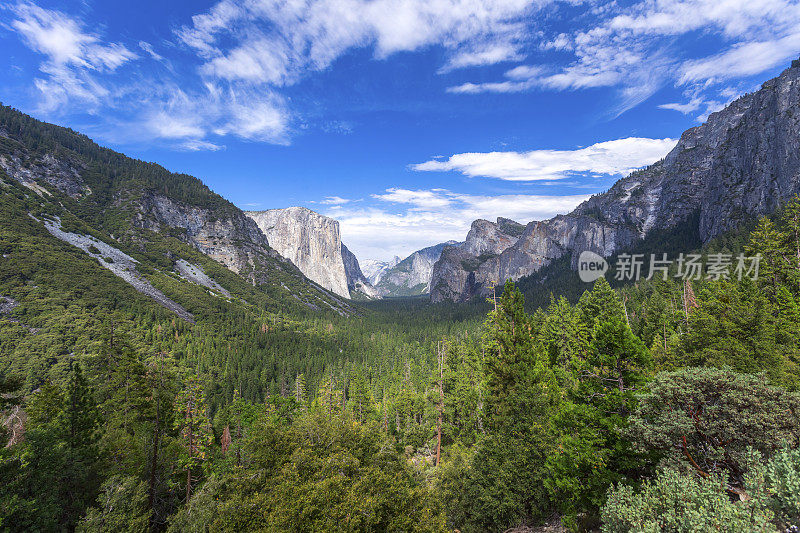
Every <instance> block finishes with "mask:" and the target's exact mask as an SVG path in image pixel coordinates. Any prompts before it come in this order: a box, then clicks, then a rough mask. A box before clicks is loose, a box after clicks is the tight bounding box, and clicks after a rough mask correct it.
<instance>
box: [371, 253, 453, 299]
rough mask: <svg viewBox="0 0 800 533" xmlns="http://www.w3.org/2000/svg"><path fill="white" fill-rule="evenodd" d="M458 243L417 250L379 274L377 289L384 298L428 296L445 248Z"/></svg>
mask: <svg viewBox="0 0 800 533" xmlns="http://www.w3.org/2000/svg"><path fill="white" fill-rule="evenodd" d="M457 244H459V243H457V242H456V241H448V242H445V243H441V244H437V245H435V246H429V247H427V248H423V249H422V250H417V251H416V252H414V253H413V254H411V255H409V256H408V257H406V258H405V259H403V260H402V261H400V260H399V259H398V260H397V261H395V262H394V263H395V264H393V265H392V266H388V263H387V266H386V268H384V269H382V270H380V271H379V272H378V275H377V276H376V277H377V282H376V283H375V289H376V290H377V292H378V293H379V294H380V295H381V296H382V297H387V296H388V297H400V296H419V295H422V294H428V293H429V292H430V286H431V276H432V275H433V265H434V264H435V263H436V261H438V260H439V257H440V256H441V255H442V250H443V249H444V248H445V246H454V245H457Z"/></svg>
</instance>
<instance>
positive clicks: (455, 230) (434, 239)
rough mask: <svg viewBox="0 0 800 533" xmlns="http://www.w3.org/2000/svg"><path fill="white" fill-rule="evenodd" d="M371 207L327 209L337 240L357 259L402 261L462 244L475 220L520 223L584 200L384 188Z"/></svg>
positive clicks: (562, 210)
mask: <svg viewBox="0 0 800 533" xmlns="http://www.w3.org/2000/svg"><path fill="white" fill-rule="evenodd" d="M372 198H373V199H374V200H375V202H373V205H369V206H357V207H356V206H351V207H347V206H345V207H344V208H342V209H336V210H329V211H327V212H326V214H328V215H329V216H331V217H333V218H335V219H336V220H338V221H339V223H340V226H341V231H342V240H343V241H344V242H345V243H347V246H348V248H350V249H351V250H353V252H354V253H355V254H356V256H357V257H358V258H359V259H360V260H363V259H390V258H392V257H394V256H395V255H397V256H400V257H406V256H407V255H409V254H410V253H412V252H414V251H415V250H418V249H421V248H424V247H426V246H431V245H433V244H438V243H440V242H446V241H449V240H463V239H464V237H465V236H466V234H467V231H469V227H470V224H471V223H472V221H473V220H475V219H477V218H487V219H491V220H494V219H495V218H497V217H498V216H501V217H506V218H511V219H514V220H517V221H519V222H521V223H527V222H530V221H532V220H544V219H547V218H550V217H552V216H555V215H556V214H558V213H566V212H569V211H571V210H572V209H573V208H575V206H577V205H578V204H579V203H581V202H582V201H584V200H586V199H587V198H588V195H579V196H542V195H525V194H506V195H495V196H487V195H471V194H461V193H456V192H452V191H449V190H446V189H403V188H392V189H387V190H386V191H384V192H383V193H379V194H374V195H372Z"/></svg>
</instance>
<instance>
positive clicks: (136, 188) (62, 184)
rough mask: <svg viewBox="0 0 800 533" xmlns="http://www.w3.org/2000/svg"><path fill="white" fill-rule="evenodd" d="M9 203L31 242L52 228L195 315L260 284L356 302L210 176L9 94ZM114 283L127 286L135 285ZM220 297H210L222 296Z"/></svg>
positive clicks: (4, 185)
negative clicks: (301, 265)
mask: <svg viewBox="0 0 800 533" xmlns="http://www.w3.org/2000/svg"><path fill="white" fill-rule="evenodd" d="M0 203H2V205H3V206H4V207H3V210H2V213H0V218H2V221H0V222H2V224H5V226H4V227H6V228H10V230H9V231H13V232H16V233H15V238H17V239H20V240H21V242H28V241H31V242H33V241H34V240H36V239H44V240H42V242H43V243H45V242H46V243H47V244H46V247H50V246H52V243H51V241H47V239H54V240H58V241H63V242H66V243H67V244H68V245H70V246H72V247H74V248H77V249H80V250H81V251H82V252H83V253H84V254H85V256H86V257H87V259H89V260H90V261H89V262H84V263H83V265H84V266H83V267H82V268H84V269H86V271H85V272H81V274H82V275H94V274H89V273H88V272H89V270H91V272H95V271H96V270H97V269H100V270H107V271H111V272H112V273H113V274H114V275H115V276H116V277H117V278H118V279H119V280H121V281H122V282H124V284H126V285H127V286H129V287H133V288H134V289H136V291H137V292H139V293H140V294H142V295H144V296H145V297H147V298H149V299H150V300H152V301H155V302H157V303H158V304H160V306H163V307H165V308H167V309H169V310H170V311H171V312H173V313H175V314H177V315H178V316H180V317H181V318H183V319H184V320H187V321H191V320H193V319H194V317H193V313H190V312H189V311H187V310H186V309H187V305H195V306H196V305H197V304H198V302H199V301H200V300H198V299H197V298H200V297H201V296H199V295H202V298H205V297H209V298H211V300H213V299H228V300H231V299H233V300H237V299H238V301H244V300H243V296H244V294H245V292H247V291H250V290H257V291H258V292H259V294H258V297H257V298H258V299H260V300H262V301H265V302H266V301H269V302H270V304H269V305H273V306H275V307H276V308H277V307H281V308H282V309H286V308H289V307H291V308H293V309H296V310H297V311H298V312H299V313H303V312H306V311H307V310H308V309H315V310H316V309H324V308H333V309H334V310H335V311H336V312H338V313H340V314H342V313H344V314H349V313H351V312H352V308H350V306H349V305H348V304H347V303H346V302H343V301H341V300H340V299H338V298H335V297H334V296H332V295H331V294H329V293H327V292H325V291H322V290H321V289H319V288H317V287H316V286H314V285H313V284H312V283H310V282H309V281H308V280H307V279H306V278H304V277H303V276H302V274H301V273H300V271H299V270H298V269H297V268H296V267H295V266H294V265H293V264H292V263H291V262H290V261H287V260H286V259H284V258H283V257H281V256H280V255H279V254H278V253H277V252H276V251H275V250H273V249H271V248H270V247H269V244H268V241H267V238H266V236H265V235H264V234H263V233H262V232H261V230H260V229H258V226H257V225H256V223H255V222H254V221H253V220H251V219H250V218H248V217H247V216H245V214H244V213H243V212H242V211H241V210H239V209H238V208H237V207H236V206H234V205H233V204H231V203H230V202H228V201H227V200H225V199H224V198H222V197H221V196H219V195H217V194H215V193H213V192H212V191H211V190H209V189H208V187H206V186H205V185H204V184H203V183H202V182H201V181H200V180H198V179H196V178H194V177H191V176H188V175H185V174H175V173H171V172H169V171H167V170H166V169H164V168H163V167H160V166H159V165H156V164H153V163H146V162H143V161H138V160H134V159H131V158H128V157H126V156H124V155H122V154H119V153H117V152H114V151H112V150H109V149H106V148H102V147H100V146H98V145H97V144H95V143H94V142H92V141H91V140H90V139H89V138H88V137H86V136H84V135H81V134H78V133H76V132H74V131H72V130H69V129H66V128H61V127H58V126H54V125H52V124H47V123H44V122H40V121H38V120H35V119H33V118H31V117H29V116H27V115H24V114H22V113H20V112H19V111H16V110H14V109H13V108H10V107H6V106H2V105H0ZM62 222H63V224H64V225H63V229H62ZM32 224H33V225H32ZM45 230H46V231H45ZM42 231H45V234H47V237H44V236H43V235H42V233H41V232H42ZM15 249H16V248H13V247H12V248H11V250H12V251H13V250H15ZM53 249H54V250H58V251H57V252H56V253H57V254H62V253H66V252H63V249H62V248H59V247H58V246H55V247H53ZM197 252H201V254H198V253H197ZM203 254H204V255H203ZM6 255H8V254H5V255H4V256H3V257H4V258H5V257H6ZM12 256H13V254H12ZM59 257H61V256H59ZM62 259H64V261H62V262H63V263H65V264H66V263H68V262H69V261H71V259H70V260H68V259H67V258H66V257H64V258H62ZM212 259H213V260H214V261H212ZM53 261H54V262H55V264H56V266H58V265H60V263H59V261H56V258H53ZM93 262H94V265H93V264H92V263H93ZM215 262H217V263H221V264H222V265H224V266H225V267H227V269H221V268H219V266H218V265H217V264H216V263H215ZM14 263H15V261H11V260H9V261H7V262H6V264H7V265H12V264H14ZM53 268H56V267H53ZM228 270H230V271H231V272H232V273H231V272H228ZM11 273H12V274H13V268H12V269H11ZM233 273H235V274H238V276H236V275H234V274H233ZM9 275H11V274H9ZM223 280H225V281H223ZM244 281H246V282H247V283H246V284H245V283H244ZM176 282H177V283H176ZM188 285H195V286H199V287H202V290H201V292H200V293H197V292H196V291H195V289H191V288H189V287H188ZM234 286H235V287H238V289H237V292H234V291H232V290H231V288H232V287H234ZM245 288H246V289H245ZM56 289H58V290H61V289H62V287H56ZM109 290H112V289H109ZM113 290H114V291H117V290H119V294H120V295H122V294H123V292H124V290H128V289H122V288H119V287H117V288H115V289H113ZM193 291H195V292H193ZM189 294H193V296H191V297H189ZM121 297H122V296H121ZM125 297H126V298H127V296H125ZM192 298H195V299H194V300H192ZM211 300H204V301H205V302H206V303H207V304H208V305H212V306H213V305H215V304H213V303H210V302H211ZM295 302H299V303H295ZM245 304H246V302H245ZM203 305H205V304H203ZM206 309H207V308H206Z"/></svg>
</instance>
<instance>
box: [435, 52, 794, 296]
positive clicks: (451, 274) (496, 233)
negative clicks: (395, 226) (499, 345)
mask: <svg viewBox="0 0 800 533" xmlns="http://www.w3.org/2000/svg"><path fill="white" fill-rule="evenodd" d="M798 192H800V60H797V61H794V62H793V63H792V66H791V67H790V68H788V69H786V70H785V71H784V72H783V73H781V75H780V76H778V77H777V78H774V79H772V80H770V81H767V82H766V83H764V84H763V85H762V86H761V88H760V89H759V90H758V91H756V92H753V93H750V94H746V95H744V96H742V97H740V98H738V99H737V100H735V101H734V102H732V103H731V104H729V105H728V106H727V107H726V108H725V109H723V110H721V111H719V112H716V113H713V114H711V115H710V116H709V117H708V120H707V121H706V122H705V123H704V124H702V125H700V126H697V127H694V128H691V129H689V130H686V131H685V132H684V133H683V134H682V135H681V138H680V140H679V142H678V144H677V145H676V146H675V148H674V149H673V150H672V151H671V152H670V153H669V154H668V155H667V156H666V157H665V158H664V159H663V160H661V161H658V162H657V163H655V164H653V165H651V166H649V167H647V168H645V169H643V170H640V171H636V172H634V173H632V174H630V175H629V176H627V177H625V178H623V179H621V180H619V181H618V182H617V183H615V184H614V185H613V186H612V187H611V189H609V190H608V191H607V192H605V193H603V194H598V195H596V196H593V197H592V198H591V199H589V200H587V201H586V202H584V203H582V204H581V205H579V206H578V207H577V208H576V209H575V210H574V211H573V212H571V213H569V214H566V215H558V216H556V217H554V218H552V219H549V220H544V221H533V222H530V223H528V224H527V225H526V226H524V228H523V229H522V231H520V232H519V233H517V230H516V229H515V230H513V231H511V232H510V233H509V232H508V231H505V230H503V229H502V228H500V226H501V225H502V224H501V222H500V220H498V223H497V224H492V223H491V222H487V221H480V220H479V221H476V222H475V223H473V226H472V229H471V230H470V234H469V235H468V236H467V240H466V242H465V243H464V244H463V245H461V246H458V247H447V248H445V250H444V251H443V253H442V257H441V259H440V260H439V261H438V262H437V263H436V265H435V266H434V269H433V280H432V284H431V300H432V301H433V302H440V301H445V300H453V301H465V300H468V299H470V298H472V297H473V296H476V295H486V294H487V293H488V291H489V289H490V286H491V284H492V282H502V281H503V280H506V279H512V280H516V279H519V278H521V277H524V276H527V275H530V274H532V273H534V272H536V271H538V270H539V269H540V268H542V267H543V266H545V265H547V264H549V263H550V262H551V261H553V260H554V259H556V258H560V257H562V256H564V255H566V254H572V257H573V261H574V258H575V257H577V254H578V253H580V252H581V251H583V250H591V251H594V252H596V253H598V254H600V255H603V256H609V255H612V254H613V253H615V252H618V251H621V250H625V249H628V248H631V247H632V246H635V244H636V243H637V242H639V241H641V240H642V239H644V238H645V237H646V236H648V235H649V234H650V233H651V232H652V231H654V230H659V231H668V230H671V229H674V228H677V227H679V226H682V227H681V230H683V231H685V230H687V229H689V230H691V231H694V232H696V233H697V236H698V238H699V240H700V242H707V241H709V240H710V239H712V238H714V237H716V236H718V235H720V234H722V233H724V232H726V231H728V230H732V229H735V228H737V227H738V226H740V225H741V224H742V223H744V222H747V221H749V220H752V219H753V218H754V217H757V216H760V215H763V214H767V213H770V212H772V211H774V210H775V209H776V208H778V207H779V206H781V205H782V204H784V203H785V202H786V201H787V200H788V199H789V198H791V197H792V196H793V195H795V194H797V193H798ZM695 221H696V222H695ZM689 223H691V224H692V225H693V226H696V227H692V228H686V227H683V226H685V225H686V224H689Z"/></svg>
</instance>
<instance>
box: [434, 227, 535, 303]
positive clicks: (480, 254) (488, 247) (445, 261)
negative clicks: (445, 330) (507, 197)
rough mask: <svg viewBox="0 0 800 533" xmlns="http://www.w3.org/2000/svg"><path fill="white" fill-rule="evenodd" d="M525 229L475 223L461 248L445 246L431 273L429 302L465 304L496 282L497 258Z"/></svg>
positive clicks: (515, 241) (459, 245)
mask: <svg viewBox="0 0 800 533" xmlns="http://www.w3.org/2000/svg"><path fill="white" fill-rule="evenodd" d="M524 229H525V226H523V225H522V224H519V223H517V222H514V221H513V220H509V219H507V218H498V219H497V222H489V221H488V220H476V221H475V222H473V223H472V227H471V228H470V230H469V233H467V239H466V241H464V242H463V243H461V244H456V245H450V246H445V247H444V249H443V250H442V252H441V257H440V259H439V260H438V261H437V262H436V263H435V264H434V267H433V269H432V270H433V271H432V273H431V282H430V287H431V290H430V292H431V301H433V302H434V303H438V302H442V301H446V300H452V301H457V302H461V301H466V300H469V299H470V298H472V297H473V296H475V295H476V294H479V293H480V292H481V290H482V289H483V288H484V286H485V287H487V288H488V286H489V284H490V283H491V282H492V281H495V282H496V281H498V273H497V271H498V265H499V262H500V254H501V253H502V252H503V251H504V250H506V249H508V248H509V247H511V246H513V245H514V244H516V243H517V241H518V239H519V236H520V235H521V234H522V232H523V231H524Z"/></svg>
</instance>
